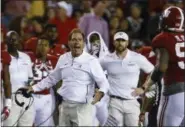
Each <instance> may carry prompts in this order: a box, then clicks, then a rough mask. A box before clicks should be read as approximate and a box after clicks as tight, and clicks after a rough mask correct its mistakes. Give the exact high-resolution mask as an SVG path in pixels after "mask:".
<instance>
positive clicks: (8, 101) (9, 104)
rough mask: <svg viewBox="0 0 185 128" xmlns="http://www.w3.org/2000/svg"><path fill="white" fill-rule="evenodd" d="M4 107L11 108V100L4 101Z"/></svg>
mask: <svg viewBox="0 0 185 128" xmlns="http://www.w3.org/2000/svg"><path fill="white" fill-rule="evenodd" d="M5 106H6V107H8V108H11V107H12V100H11V99H5Z"/></svg>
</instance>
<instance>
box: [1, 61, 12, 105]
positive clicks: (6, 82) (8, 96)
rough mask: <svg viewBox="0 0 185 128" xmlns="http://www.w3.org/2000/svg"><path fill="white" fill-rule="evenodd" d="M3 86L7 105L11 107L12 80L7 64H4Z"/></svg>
mask: <svg viewBox="0 0 185 128" xmlns="http://www.w3.org/2000/svg"><path fill="white" fill-rule="evenodd" d="M3 81H4V83H3V87H4V92H5V97H6V100H5V106H6V107H9V108H10V107H11V82H10V74H9V65H7V64H5V65H4V66H3Z"/></svg>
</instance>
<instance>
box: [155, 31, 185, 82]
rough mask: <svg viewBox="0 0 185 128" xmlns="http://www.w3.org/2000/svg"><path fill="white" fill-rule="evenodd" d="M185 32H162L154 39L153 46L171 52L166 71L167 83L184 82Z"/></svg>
mask: <svg viewBox="0 0 185 128" xmlns="http://www.w3.org/2000/svg"><path fill="white" fill-rule="evenodd" d="M184 43H185V42H184V35H183V33H169V32H161V33H160V34H158V35H157V36H156V37H155V38H154V39H153V41H152V46H153V48H154V49H156V48H165V49H166V50H167V51H168V54H169V63H168V69H167V71H166V73H165V76H164V80H165V85H171V84H172V83H176V82H184V77H185V75H184V62H185V45H184Z"/></svg>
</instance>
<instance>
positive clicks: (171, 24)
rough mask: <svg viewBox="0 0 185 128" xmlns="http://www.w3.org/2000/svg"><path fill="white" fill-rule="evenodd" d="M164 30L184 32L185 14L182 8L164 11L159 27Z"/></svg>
mask: <svg viewBox="0 0 185 128" xmlns="http://www.w3.org/2000/svg"><path fill="white" fill-rule="evenodd" d="M159 27H160V28H161V29H162V30H169V31H175V32H183V31H184V12H183V10H182V9H181V8H179V7H175V6H170V7H168V8H167V9H165V10H164V11H163V14H162V16H161V23H160V26H159Z"/></svg>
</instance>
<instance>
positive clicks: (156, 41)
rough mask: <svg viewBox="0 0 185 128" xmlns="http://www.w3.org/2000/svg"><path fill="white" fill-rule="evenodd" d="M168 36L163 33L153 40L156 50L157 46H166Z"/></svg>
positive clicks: (153, 46)
mask: <svg viewBox="0 0 185 128" xmlns="http://www.w3.org/2000/svg"><path fill="white" fill-rule="evenodd" d="M165 39H166V37H165V35H164V34H163V35H162V34H159V35H157V36H156V37H155V38H154V39H153V40H152V48H153V50H154V51H155V49H156V48H165V42H166V40H165Z"/></svg>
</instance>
